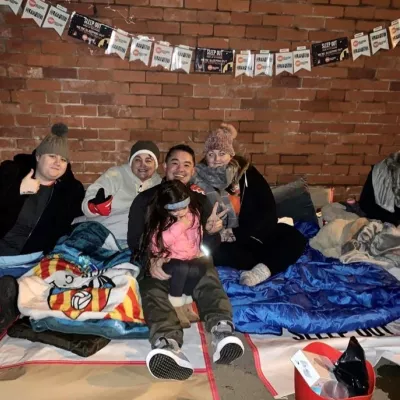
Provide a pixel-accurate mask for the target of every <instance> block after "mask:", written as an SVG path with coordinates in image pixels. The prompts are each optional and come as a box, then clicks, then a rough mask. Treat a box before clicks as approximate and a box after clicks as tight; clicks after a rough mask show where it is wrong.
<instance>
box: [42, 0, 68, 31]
mask: <svg viewBox="0 0 400 400" xmlns="http://www.w3.org/2000/svg"><path fill="white" fill-rule="evenodd" d="M68 19H69V14H68V13H67V9H66V8H64V7H62V6H60V5H57V7H54V6H51V7H50V10H49V12H48V13H47V15H46V19H45V20H44V22H43V28H52V29H54V30H55V31H56V32H57V33H58V34H59V35H60V36H61V35H62V34H63V32H64V29H65V25H67V22H68Z"/></svg>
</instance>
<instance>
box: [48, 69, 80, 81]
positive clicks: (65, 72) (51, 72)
mask: <svg viewBox="0 0 400 400" xmlns="http://www.w3.org/2000/svg"><path fill="white" fill-rule="evenodd" d="M43 76H44V77H45V78H58V79H77V77H78V73H77V69H75V68H50V67H49V68H43Z"/></svg>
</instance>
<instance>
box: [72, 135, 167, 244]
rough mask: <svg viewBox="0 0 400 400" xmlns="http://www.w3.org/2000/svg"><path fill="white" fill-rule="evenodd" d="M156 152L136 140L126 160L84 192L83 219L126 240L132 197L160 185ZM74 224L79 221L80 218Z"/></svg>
mask: <svg viewBox="0 0 400 400" xmlns="http://www.w3.org/2000/svg"><path fill="white" fill-rule="evenodd" d="M159 157H160V150H159V149H158V147H157V145H156V144H155V143H153V142H151V141H142V140H140V141H138V142H136V143H135V144H134V145H133V146H132V149H131V153H130V156H129V161H128V163H127V164H123V165H121V166H118V167H111V168H110V169H109V170H108V171H106V172H105V173H104V174H103V175H101V176H100V178H98V179H97V180H96V181H95V182H94V183H93V184H92V185H90V186H89V187H88V189H87V191H86V195H85V198H84V200H83V203H82V211H83V213H84V214H85V216H86V217H87V218H85V220H89V219H90V220H93V221H97V222H100V223H101V224H102V225H104V226H105V227H106V228H108V229H109V230H110V231H111V232H112V233H113V234H114V235H115V237H116V239H119V240H124V241H125V240H126V236H127V231H128V226H127V223H128V214H129V208H130V206H131V204H132V202H133V200H134V199H135V197H136V196H137V195H138V194H139V193H141V192H143V191H145V190H147V189H149V188H151V187H153V186H155V185H158V184H159V183H160V182H161V177H160V176H159V175H158V173H157V172H156V171H157V168H158V159H159ZM74 222H82V221H81V219H79V220H75V221H74Z"/></svg>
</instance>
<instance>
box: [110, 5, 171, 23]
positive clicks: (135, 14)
mask: <svg viewBox="0 0 400 400" xmlns="http://www.w3.org/2000/svg"><path fill="white" fill-rule="evenodd" d="M125 9H126V8H125ZM108 11H110V10H108ZM163 14H164V13H163V9H162V8H155V7H129V16H130V18H131V19H134V20H140V19H145V20H149V19H163ZM121 16H123V15H121ZM123 18H127V16H123Z"/></svg>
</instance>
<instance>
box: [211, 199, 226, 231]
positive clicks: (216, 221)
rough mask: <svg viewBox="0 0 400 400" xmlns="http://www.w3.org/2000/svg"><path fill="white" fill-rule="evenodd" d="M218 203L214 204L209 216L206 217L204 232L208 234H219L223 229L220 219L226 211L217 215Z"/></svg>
mask: <svg viewBox="0 0 400 400" xmlns="http://www.w3.org/2000/svg"><path fill="white" fill-rule="evenodd" d="M217 210H218V202H216V203H215V204H214V207H213V209H212V212H211V215H210V216H209V217H208V220H207V223H206V231H207V232H208V233H210V234H214V233H217V232H219V231H220V230H221V229H222V228H223V223H222V218H223V217H224V215H226V214H227V213H228V209H225V210H224V211H221V212H220V213H217Z"/></svg>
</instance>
